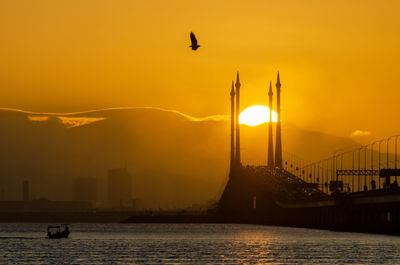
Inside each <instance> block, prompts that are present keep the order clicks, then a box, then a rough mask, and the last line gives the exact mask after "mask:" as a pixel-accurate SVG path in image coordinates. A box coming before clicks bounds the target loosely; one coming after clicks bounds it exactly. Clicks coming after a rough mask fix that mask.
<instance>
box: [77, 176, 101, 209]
mask: <svg viewBox="0 0 400 265" xmlns="http://www.w3.org/2000/svg"><path fill="white" fill-rule="evenodd" d="M72 198H73V200H74V201H81V202H91V203H95V202H96V201H97V180H96V179H95V178H91V177H80V178H77V179H74V181H73V183H72Z"/></svg>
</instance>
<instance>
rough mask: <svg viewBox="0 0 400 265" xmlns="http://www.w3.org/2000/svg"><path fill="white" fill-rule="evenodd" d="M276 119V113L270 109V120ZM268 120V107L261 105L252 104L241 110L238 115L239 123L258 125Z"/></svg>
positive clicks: (274, 120)
mask: <svg viewBox="0 0 400 265" xmlns="http://www.w3.org/2000/svg"><path fill="white" fill-rule="evenodd" d="M277 120H278V115H277V114H276V112H275V111H274V110H272V122H276V121H277ZM264 122H269V108H268V107H267V106H263V105H254V106H251V107H248V108H247V109H245V110H243V111H242V112H241V113H240V115H239V124H246V125H249V126H256V125H260V124H262V123H264Z"/></svg>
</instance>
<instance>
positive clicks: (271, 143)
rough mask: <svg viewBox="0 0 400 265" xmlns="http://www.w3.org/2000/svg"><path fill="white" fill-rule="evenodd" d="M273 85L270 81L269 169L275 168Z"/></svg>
mask: <svg viewBox="0 0 400 265" xmlns="http://www.w3.org/2000/svg"><path fill="white" fill-rule="evenodd" d="M273 95H274V93H272V85H271V81H269V92H268V97H269V124H268V168H273V167H274V139H273V135H272V96H273Z"/></svg>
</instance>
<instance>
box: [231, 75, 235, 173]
mask: <svg viewBox="0 0 400 265" xmlns="http://www.w3.org/2000/svg"><path fill="white" fill-rule="evenodd" d="M230 95H231V172H232V170H233V167H234V164H235V88H234V87H233V81H232V89H231V94H230Z"/></svg>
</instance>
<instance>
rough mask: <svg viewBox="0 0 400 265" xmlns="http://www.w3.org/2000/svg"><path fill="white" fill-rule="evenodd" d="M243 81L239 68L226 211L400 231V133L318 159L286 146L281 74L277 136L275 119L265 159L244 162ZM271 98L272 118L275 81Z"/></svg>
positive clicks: (250, 218) (270, 219)
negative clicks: (292, 151)
mask: <svg viewBox="0 0 400 265" xmlns="http://www.w3.org/2000/svg"><path fill="white" fill-rule="evenodd" d="M240 87H241V84H240V81H239V73H237V77H236V82H235V83H233V82H232V88H231V92H230V96H231V152H230V173H229V179H228V182H227V184H226V187H225V190H224V192H223V194H222V196H221V199H220V202H219V208H218V212H219V214H220V215H221V216H225V217H229V218H230V219H231V220H236V221H237V222H254V223H265V224H275V225H290V226H301V227H314V228H324V229H337V230H349V231H366V232H379V233H390V234H400V188H399V186H398V178H399V177H400V168H398V155H397V154H398V150H397V149H398V148H397V140H398V137H400V135H394V136H390V137H388V138H386V139H382V140H379V141H375V142H373V143H371V144H368V145H360V146H358V147H357V148H354V149H351V150H342V149H338V150H333V154H332V156H330V157H326V158H322V159H320V160H318V161H306V160H305V159H301V158H299V157H298V156H296V155H294V154H290V153H285V152H283V151H282V138H281V113H280V88H281V83H280V77H279V72H278V76H277V82H276V85H275V87H276V98H277V103H276V112H277V116H278V119H277V123H276V129H275V141H274V140H273V138H274V131H273V127H272V123H271V122H270V123H269V125H268V126H269V128H268V159H267V161H265V165H264V166H251V165H243V164H242V163H241V158H240V157H241V156H240V151H241V150H240V126H239V118H238V117H239V110H240V98H239V96H240ZM268 96H269V109H270V113H269V115H270V118H271V116H272V114H271V112H272V101H273V100H272V99H273V92H272V86H271V84H270V88H269V93H268ZM270 120H271V119H270ZM382 144H385V147H386V148H385V149H384V150H382ZM274 151H275V152H274Z"/></svg>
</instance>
